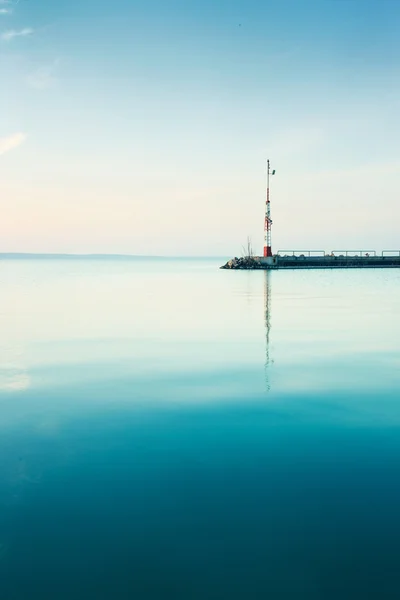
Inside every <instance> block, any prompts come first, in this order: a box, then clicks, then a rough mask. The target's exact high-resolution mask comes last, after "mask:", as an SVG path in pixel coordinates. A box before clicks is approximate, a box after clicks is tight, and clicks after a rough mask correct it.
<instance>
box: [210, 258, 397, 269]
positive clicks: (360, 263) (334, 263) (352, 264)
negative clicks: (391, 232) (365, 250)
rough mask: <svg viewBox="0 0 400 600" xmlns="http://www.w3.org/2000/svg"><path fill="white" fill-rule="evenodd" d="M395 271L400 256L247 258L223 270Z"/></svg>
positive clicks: (235, 259) (234, 262)
mask: <svg viewBox="0 0 400 600" xmlns="http://www.w3.org/2000/svg"><path fill="white" fill-rule="evenodd" d="M374 268H375V269H393V268H397V269H398V268H400V255H399V256H368V255H366V256H344V255H339V256H335V255H334V254H327V255H325V256H304V255H300V256H294V255H293V256H280V255H277V254H275V255H274V256H270V257H268V258H264V257H261V256H246V257H243V258H237V257H235V258H232V259H231V260H228V262H227V263H226V264H225V265H223V266H222V267H221V269H232V270H239V269H249V270H250V269H253V270H254V269H267V270H271V269H273V270H275V269H374Z"/></svg>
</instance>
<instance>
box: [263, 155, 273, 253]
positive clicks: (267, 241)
mask: <svg viewBox="0 0 400 600" xmlns="http://www.w3.org/2000/svg"><path fill="white" fill-rule="evenodd" d="M270 175H275V169H274V170H273V171H272V172H271V166H270V162H269V159H268V160H267V199H266V202H265V222H264V256H272V246H271V225H272V220H271V202H270V195H269V178H270Z"/></svg>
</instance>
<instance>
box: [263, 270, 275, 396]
mask: <svg viewBox="0 0 400 600" xmlns="http://www.w3.org/2000/svg"><path fill="white" fill-rule="evenodd" d="M264 326H265V363H264V371H265V385H266V388H267V391H268V392H269V390H270V389H271V385H270V382H269V368H270V364H271V362H273V361H271V357H270V340H269V338H270V333H271V272H270V271H265V277H264Z"/></svg>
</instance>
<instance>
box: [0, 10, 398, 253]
mask: <svg viewBox="0 0 400 600" xmlns="http://www.w3.org/2000/svg"><path fill="white" fill-rule="evenodd" d="M399 29H400V2H398V1H397V0H303V1H301V2H300V1H299V0H280V1H279V2H269V1H268V0H262V1H261V0H229V1H228V0H218V1H215V0H203V1H202V2H200V1H198V0H193V1H190V0H186V1H184V0H181V1H178V0H121V1H120V2H118V3H110V2H104V0H100V1H96V2H95V1H94V0H85V2H82V1H80V2H78V0H69V1H68V2H66V0H58V1H57V2H54V1H50V0H20V1H19V2H16V1H15V2H13V1H6V0H0V77H1V94H0V115H1V121H0V203H1V219H0V251H1V252H18V251H20V252H78V253H80V252H101V253H104V252H110V253H132V254H155V255H159V254H169V255H224V256H225V255H231V254H238V253H239V252H240V250H241V246H242V244H244V243H245V240H246V237H247V235H250V236H251V237H252V239H253V242H254V246H255V249H256V250H257V251H261V248H262V244H263V209H264V204H263V203H264V187H265V159H266V158H267V157H270V159H271V161H272V164H273V167H274V168H275V169H276V172H277V173H276V176H275V177H274V178H273V180H272V217H273V222H274V225H273V249H274V250H279V249H283V248H285V249H286V248H303V249H306V248H315V249H324V250H332V249H346V248H349V249H353V248H362V249H365V250H367V249H377V250H381V249H393V248H398V247H400V241H399V235H398V222H399V218H400V209H399V200H400V149H399V144H398V140H399V138H400V124H399V118H398V113H399V100H400V77H399V71H400V68H399V67H400V38H399V36H398V31H399Z"/></svg>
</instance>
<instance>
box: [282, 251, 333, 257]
mask: <svg viewBox="0 0 400 600" xmlns="http://www.w3.org/2000/svg"><path fill="white" fill-rule="evenodd" d="M277 254H278V255H279V256H280V255H281V254H283V255H287V256H289V255H291V256H314V255H318V256H325V250H278V252H277Z"/></svg>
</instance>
